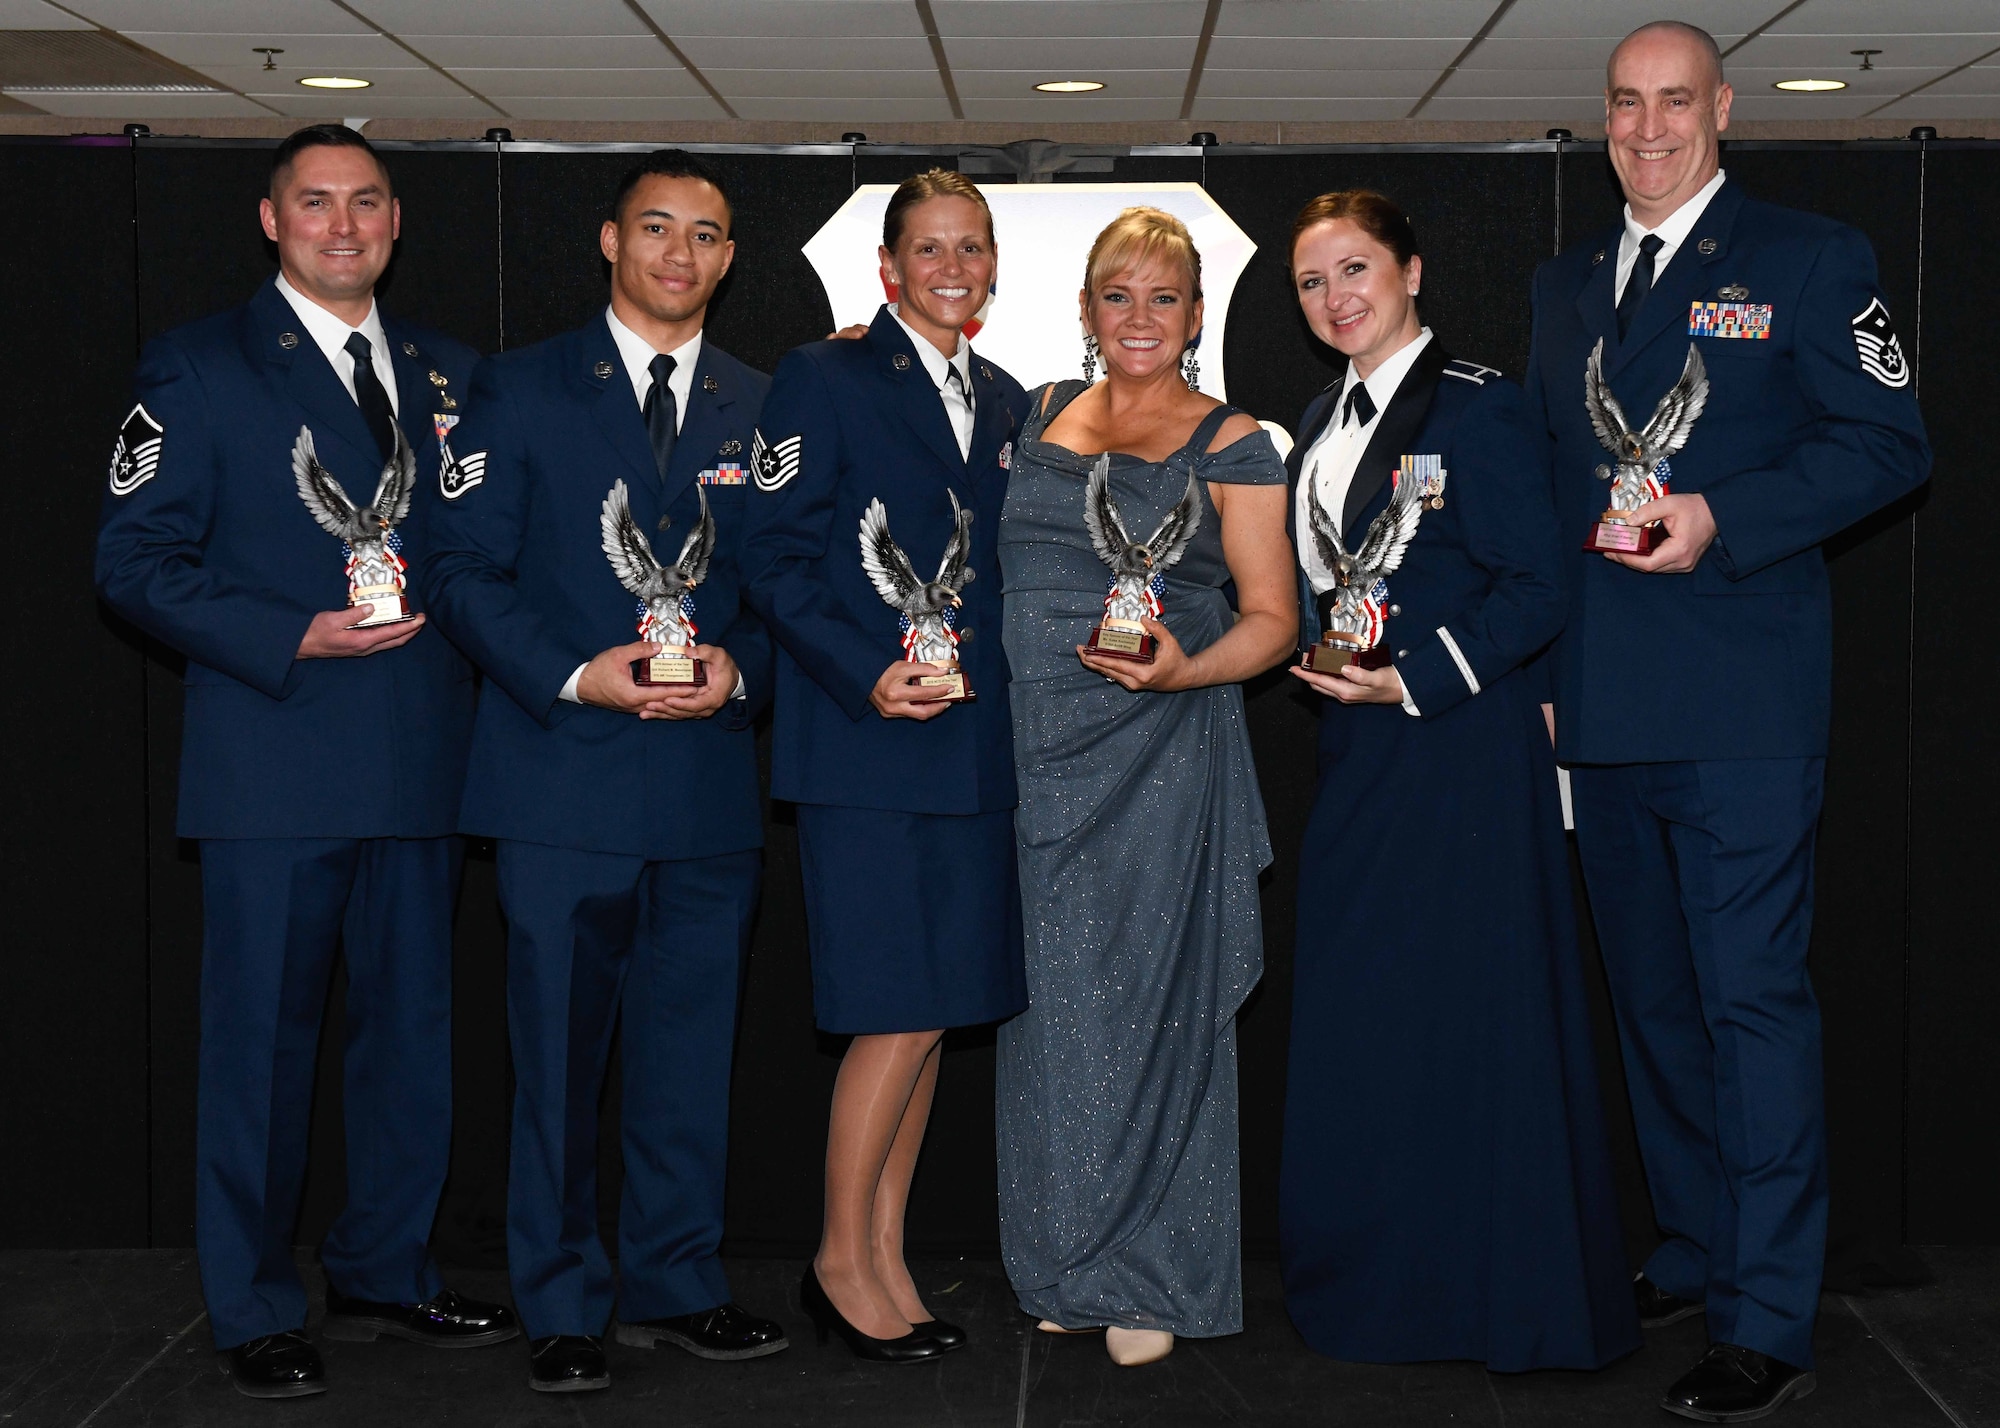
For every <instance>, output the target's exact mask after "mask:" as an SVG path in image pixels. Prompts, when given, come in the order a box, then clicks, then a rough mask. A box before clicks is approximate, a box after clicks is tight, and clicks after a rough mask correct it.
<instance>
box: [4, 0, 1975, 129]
mask: <svg viewBox="0 0 2000 1428" xmlns="http://www.w3.org/2000/svg"><path fill="white" fill-rule="evenodd" d="M1662 14H1666V15H1671V16H1673V17H1675V18H1679V19H1686V20H1689V21H1692V22H1694V23H1697V24H1701V25H1704V26H1706V27H1707V28H1709V29H1710V30H1711V31H1712V32H1713V33H1714V34H1715V36H1716V38H1717V39H1718V40H1719V41H1720V42H1721V44H1722V46H1723V47H1724V49H1725V50H1726V51H1728V52H1729V55H1728V68H1729V74H1730V78H1731V80H1732V81H1733V82H1734V84H1735V86H1736V92H1737V100H1736V110H1735V112H1736V115H1737V116H1738V117H1739V118H1744V119H1790V118H1806V119H1854V118H1860V117H1863V116H1879V117H1884V118H1889V119H1895V118H1903V117H1916V118H1955V117H1984V116H1994V117H2000V0H1901V3H1893V4H1892V3H1889V2H1888V0H1804V3H1802V4H1797V5H1792V4H1788V3H1786V0H1675V3H1673V4H1671V5H1662V4H1661V3H1660V0H1216V2H1215V3H1211V0H930V2H929V3H928V4H924V3H922V0H0V30H75V29H90V28H92V27H102V28H104V29H107V30H112V31H115V32H117V33H119V34H121V35H123V36H125V37H126V38H128V39H130V40H131V41H133V42H135V43H137V44H139V45H142V46H144V47H146V48H147V49H150V50H152V51H154V52H156V53H158V54H160V55H164V56H166V57H167V58H168V59H171V60H173V61H175V62H177V63H178V64H180V65H182V66H185V67H187V68H188V69H191V70H193V71H195V72H196V73H197V74H199V75H201V76H205V77H206V78H207V79H209V80H210V81H212V82H214V83H215V84H217V85H219V86H222V87H223V88H224V89H226V90H228V91H233V92H227V93H221V94H145V95H134V94H124V95H107V94H104V93H91V92H88V91H68V92H61V93H50V92H46V91H40V90H14V89H9V90H6V91H5V92H7V93H8V94H10V95H11V96H12V97H14V98H15V99H17V100H19V101H21V102H24V103H27V104H30V105H33V106H34V107H36V108H38V109H42V110H45V111H47V112H49V113H54V114H67V115H77V116H90V117H102V116H105V115H106V114H107V113H116V112H119V111H123V110H130V111H132V112H134V113H140V112H143V113H144V114H145V115H146V116H147V117H154V116H159V117H187V118H201V117H262V118H269V117H272V116H273V115H281V116H286V117H297V118H301V119H305V118H319V117H335V116H354V115H365V116H367V117H370V118H428V119H464V120H466V121H468V122H469V123H470V124H474V125H477V124H480V123H481V121H484V122H485V123H504V122H506V121H507V120H508V119H522V120H532V119H604V120H612V119H651V120H673V119H691V120H719V119H727V118H730V117H732V116H733V117H736V118H741V119H774V120H796V121H819V122H826V123H838V124H841V125H843V126H846V125H853V126H856V127H865V126H866V124H867V123H868V122H869V121H871V120H880V121H906V120H929V121H948V120H951V119H953V118H963V119H968V120H1008V121H1017V122H1023V121H1025V122H1036V121H1041V122H1049V123H1062V122H1075V121H1093V120H1154V121H1162V120H1175V119H1186V120H1188V121H1190V123H1191V124H1199V123H1201V122H1203V121H1223V120H1232V119H1239V120H1287V121H1310V120H1329V119H1331V120H1342V119H1345V120H1385V119H1402V118H1409V117H1422V118H1425V119H1514V120H1523V119H1526V120H1560V121H1573V122H1577V123H1579V124H1586V125H1587V124H1588V123H1590V121H1592V120H1593V119H1601V117H1602V114H1603V107H1602V104H1603V101H1602V97H1601V96H1602V89H1603V63H1604V58H1605V56H1606V54H1607V53H1608V52H1609V50H1610V48H1611V46H1612V44H1613V43H1614V42H1615V41H1616V40H1617V39H1618V38H1619V37H1620V36H1622V35H1624V34H1625V33H1627V32H1628V31H1629V30H1631V29H1632V28H1633V27H1634V26H1636V25H1638V24H1640V23H1642V22H1644V21H1646V20H1648V19H1654V18H1658V17H1660V16H1661V15H1662ZM932 26H934V27H935V43H934V42H933V36H932V34H931V27H932ZM1204 35H1205V36H1206V39H1207V43H1206V52H1205V54H1203V53H1202V51H1203V39H1204ZM1746 36H1748V37H1749V38H1747V39H1746V38H1745V37H1746ZM259 45H270V46H278V47H280V48H282V49H283V50H284V53H283V54H282V55H279V56H278V57H277V65H278V68H277V69H276V70H272V71H267V70H265V69H263V68H262V63H263V59H262V56H259V55H257V54H254V53H253V52H252V51H253V49H254V47H256V46H259ZM1861 48H1872V49H1879V50H1880V51H1882V53H1881V54H1880V55H1878V56H1876V57H1875V61H1874V64H1875V67H1874V68H1873V69H1872V70H1871V71H1869V72H1867V73H1861V72H1859V70H1858V65H1859V61H1858V60H1856V59H1855V58H1854V57H1853V56H1852V55H1851V54H1850V53H1849V51H1851V50H1856V49H1861ZM940 52H941V57H942V64H941V63H940ZM1197 55H1201V60H1202V62H1201V67H1200V70H1199V73H1198V74H1196V73H1195V65H1196V59H1197ZM329 73H331V74H339V75H351V76H354V77H357V78H362V79H367V80H370V81H371V82H372V87H371V88H369V89H367V90H365V91H360V92H351V91H350V92H344V93H341V92H328V91H314V90H309V89H304V88H301V87H300V86H299V85H298V83H297V81H298V80H299V79H300V78H301V77H303V76H306V75H313V74H329ZM1796 77H1815V78H1838V79H1844V80H1846V81H1847V83H1848V88H1847V89H1845V90H1843V91H1840V92H1838V93H1834V94H1823V95H1795V94H1784V93H1780V92H1779V91H1777V90H1774V89H1773V88H1772V87H1771V85H1772V83H1773V82H1774V81H1776V80H1779V79H1787V78H1796ZM0 78H4V77H0ZM1059 78H1087V79H1100V80H1103V81H1104V82H1105V85H1106V88H1105V89H1104V90H1103V91H1101V92H1099V93H1097V94H1089V95H1061V96H1055V95H1041V94H1037V93H1035V91H1034V89H1033V85H1034V84H1035V83H1037V82H1038V81H1041V80H1045V79H1059ZM1191 79H1193V80H1194V81H1195V83H1194V90H1193V95H1192V98H1191V99H1190V97H1189V86H1190V80H1191ZM954 103H955V104H956V109H954Z"/></svg>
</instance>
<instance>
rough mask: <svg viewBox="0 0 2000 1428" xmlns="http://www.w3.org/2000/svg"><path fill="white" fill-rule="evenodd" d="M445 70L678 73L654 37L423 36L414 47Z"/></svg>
mask: <svg viewBox="0 0 2000 1428" xmlns="http://www.w3.org/2000/svg"><path fill="white" fill-rule="evenodd" d="M410 43H411V44H412V45H414V46H415V47H416V48H417V49H419V50H421V51H423V53H424V56H425V57H426V58H427V59H431V60H434V61H435V62H437V63H438V64H441V65H443V66H444V67H445V68H446V69H453V68H456V67H457V66H459V65H466V66H469V67H473V68H478V69H529V68H541V69H653V68H659V69H679V68H680V67H681V62H680V61H679V60H677V59H675V58H674V55H673V51H672V50H669V49H668V48H667V47H666V46H665V45H663V44H661V43H660V42H659V41H658V40H656V39H654V38H653V37H652V36H651V35H425V36H423V37H422V38H421V39H418V40H412V41H411V42H410Z"/></svg>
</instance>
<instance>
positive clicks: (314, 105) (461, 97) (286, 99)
mask: <svg viewBox="0 0 2000 1428" xmlns="http://www.w3.org/2000/svg"><path fill="white" fill-rule="evenodd" d="M371 95H374V91H372V90H363V91H362V92H361V93H360V94H353V93H349V94H346V95H341V94H335V93H332V92H328V93H326V94H315V93H314V92H313V91H312V90H310V89H301V90H299V91H298V92H297V93H296V94H278V95H269V96H262V95H260V96H259V98H262V99H263V100H264V102H265V103H266V104H269V105H270V106H272V107H273V108H274V109H278V110H281V111H282V112H284V113H286V114H289V115H291V116H293V117H294V118H298V119H345V118H350V117H359V118H363V119H463V120H465V121H467V123H468V125H475V124H476V125H484V124H486V123H489V122H491V121H492V120H494V119H497V118H498V117H500V116H499V115H497V114H496V113H495V112H494V111H493V110H492V109H490V108H488V107H487V106H486V105H484V104H481V103H480V102H479V101H478V100H477V99H474V98H473V97H472V96H471V95H469V94H462V93H461V94H457V95H456V97H455V98H446V97H444V96H437V97H434V98H427V99H411V98H398V97H396V96H393V95H391V96H375V97H372V98H371V97H370V96H371ZM470 132H471V133H472V134H473V135H477V133H478V132H479V131H478V129H476V128H474V129H472V130H471V131H470Z"/></svg>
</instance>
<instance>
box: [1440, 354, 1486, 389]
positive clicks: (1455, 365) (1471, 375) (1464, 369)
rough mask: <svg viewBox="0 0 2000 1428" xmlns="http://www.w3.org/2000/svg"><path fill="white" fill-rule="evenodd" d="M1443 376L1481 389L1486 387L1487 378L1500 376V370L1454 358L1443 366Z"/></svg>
mask: <svg viewBox="0 0 2000 1428" xmlns="http://www.w3.org/2000/svg"><path fill="white" fill-rule="evenodd" d="M1443 375H1444V376H1447V377H1456V378H1458V380H1459V381H1461V382H1470V383H1472V385H1473V386H1475V387H1483V386H1485V385H1486V379H1487V378H1488V377H1497V376H1499V375H1500V369H1499V368H1498V367H1482V366H1480V365H1479V364H1478V363H1477V362H1467V361H1466V360H1464V359H1463V358H1461V357H1454V358H1452V360H1451V361H1449V362H1447V363H1445V364H1444V373H1443Z"/></svg>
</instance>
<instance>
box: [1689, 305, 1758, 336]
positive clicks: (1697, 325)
mask: <svg viewBox="0 0 2000 1428" xmlns="http://www.w3.org/2000/svg"><path fill="white" fill-rule="evenodd" d="M1688 336H1690V337H1747V338H1749V339H1751V340H1752V341H1757V342H1763V341H1768V340H1769V338H1770V336H1771V304H1769V303H1767V302H1754V303H1753V302H1698V303H1695V304H1693V305H1692V306H1691V307H1689V308H1688Z"/></svg>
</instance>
